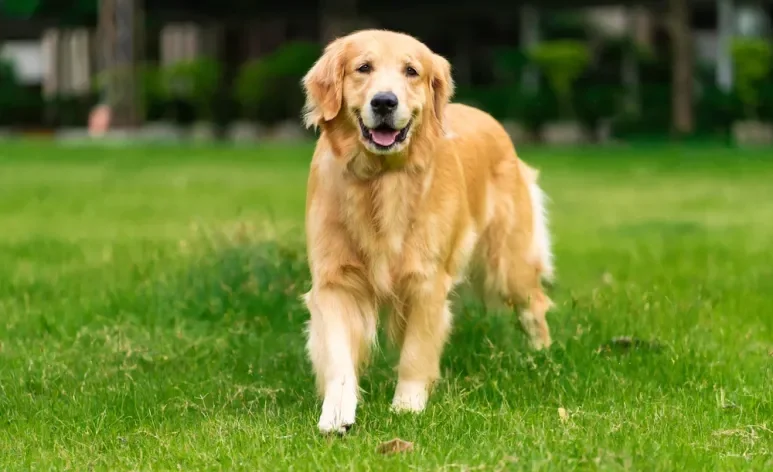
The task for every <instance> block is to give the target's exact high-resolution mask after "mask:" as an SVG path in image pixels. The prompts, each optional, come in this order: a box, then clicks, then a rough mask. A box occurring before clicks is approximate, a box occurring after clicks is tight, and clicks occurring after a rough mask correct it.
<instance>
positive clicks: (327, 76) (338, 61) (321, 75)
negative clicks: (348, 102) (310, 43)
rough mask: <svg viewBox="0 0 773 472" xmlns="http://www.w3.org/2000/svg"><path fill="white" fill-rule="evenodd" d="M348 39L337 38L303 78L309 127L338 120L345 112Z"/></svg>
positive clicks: (305, 120)
mask: <svg viewBox="0 0 773 472" xmlns="http://www.w3.org/2000/svg"><path fill="white" fill-rule="evenodd" d="M344 52H345V48H344V41H343V39H336V40H334V41H333V42H331V43H330V44H329V45H328V46H327V47H326V48H325V51H324V53H323V54H322V57H320V58H319V59H318V60H317V62H316V63H315V64H314V66H312V68H311V69H310V70H309V72H307V73H306V75H305V76H304V77H303V80H302V81H301V84H302V85H303V91H304V93H305V94H306V105H305V106H304V108H303V115H304V118H303V121H304V124H305V125H306V128H311V127H317V126H319V125H321V124H322V123H323V122H325V121H330V120H332V119H334V118H335V117H336V116H337V115H338V112H339V111H341V102H342V100H343V82H344Z"/></svg>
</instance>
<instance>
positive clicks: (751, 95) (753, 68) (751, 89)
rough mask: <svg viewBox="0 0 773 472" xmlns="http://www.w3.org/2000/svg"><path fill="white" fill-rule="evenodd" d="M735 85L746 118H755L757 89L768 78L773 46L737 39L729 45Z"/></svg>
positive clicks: (772, 57)
mask: <svg viewBox="0 0 773 472" xmlns="http://www.w3.org/2000/svg"><path fill="white" fill-rule="evenodd" d="M731 52H732V55H733V62H734V64H735V85H736V90H737V91H738V96H739V97H740V99H741V101H742V102H743V104H744V112H745V114H746V117H747V118H756V117H757V113H758V109H759V107H760V94H759V87H760V85H761V82H763V81H765V80H766V79H768V78H769V76H770V71H771V67H773V46H771V44H770V42H769V41H768V40H766V39H761V38H737V39H735V40H734V41H733V43H732V45H731Z"/></svg>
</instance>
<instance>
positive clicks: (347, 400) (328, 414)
mask: <svg viewBox="0 0 773 472" xmlns="http://www.w3.org/2000/svg"><path fill="white" fill-rule="evenodd" d="M356 411H357V384H356V383H355V381H354V379H353V378H352V379H350V380H349V379H342V380H338V381H334V382H330V383H328V384H327V387H326V388H325V400H324V402H323V403H322V414H321V415H320V417H319V424H318V425H317V427H318V428H319V430H320V431H321V432H322V433H325V434H328V433H339V434H343V433H345V432H346V431H348V430H349V428H351V426H352V425H354V416H355V413H356Z"/></svg>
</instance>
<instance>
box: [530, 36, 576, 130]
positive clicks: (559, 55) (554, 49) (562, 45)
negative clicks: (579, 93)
mask: <svg viewBox="0 0 773 472" xmlns="http://www.w3.org/2000/svg"><path fill="white" fill-rule="evenodd" d="M529 57H530V59H531V60H532V61H533V62H534V63H536V64H537V65H538V66H539V67H540V69H542V71H543V73H544V74H545V76H546V77H547V80H548V82H549V83H550V85H551V87H552V88H553V91H554V92H555V93H556V95H557V98H558V102H559V104H560V107H559V110H560V112H561V117H562V118H564V119H570V118H574V115H575V111H574V106H573V104H572V92H573V90H572V88H573V85H574V83H575V82H576V81H577V79H578V78H579V77H580V76H581V75H582V73H583V72H584V71H585V69H586V68H587V67H588V64H589V62H590V52H589V50H588V46H587V45H585V44H584V43H583V42H581V41H574V40H556V41H546V42H544V43H540V44H539V45H537V46H535V47H534V48H533V49H532V50H531V51H529Z"/></svg>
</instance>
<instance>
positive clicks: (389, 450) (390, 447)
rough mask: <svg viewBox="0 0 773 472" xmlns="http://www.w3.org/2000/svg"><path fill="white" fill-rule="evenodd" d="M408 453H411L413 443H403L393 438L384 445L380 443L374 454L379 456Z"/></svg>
mask: <svg viewBox="0 0 773 472" xmlns="http://www.w3.org/2000/svg"><path fill="white" fill-rule="evenodd" d="M410 451H413V443H412V442H410V441H404V440H402V439H400V438H394V439H392V440H390V441H387V442H385V443H381V444H379V446H378V448H376V452H378V453H379V454H398V453H400V452H410Z"/></svg>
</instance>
